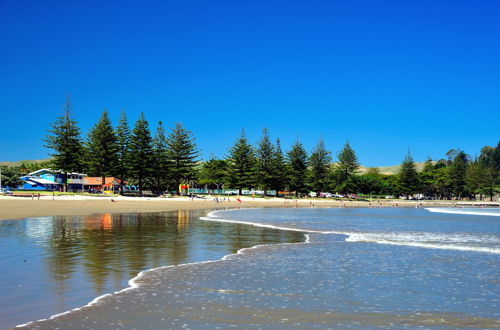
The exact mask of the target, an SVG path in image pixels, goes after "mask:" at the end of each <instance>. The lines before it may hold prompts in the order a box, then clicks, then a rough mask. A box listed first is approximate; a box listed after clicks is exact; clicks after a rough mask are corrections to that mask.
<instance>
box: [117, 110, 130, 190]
mask: <svg viewBox="0 0 500 330" xmlns="http://www.w3.org/2000/svg"><path fill="white" fill-rule="evenodd" d="M116 143H117V146H118V150H117V156H116V175H117V176H118V179H119V180H120V195H123V186H124V185H125V178H126V177H127V176H128V175H129V172H130V128H129V126H128V121H127V115H126V114H125V112H122V113H121V116H120V121H119V122H118V127H117V128H116Z"/></svg>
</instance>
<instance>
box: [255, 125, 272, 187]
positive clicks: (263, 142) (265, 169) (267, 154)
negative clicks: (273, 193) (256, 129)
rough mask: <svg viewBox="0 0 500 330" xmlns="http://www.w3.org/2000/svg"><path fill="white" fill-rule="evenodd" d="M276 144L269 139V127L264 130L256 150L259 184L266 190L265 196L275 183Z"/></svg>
mask: <svg viewBox="0 0 500 330" xmlns="http://www.w3.org/2000/svg"><path fill="white" fill-rule="evenodd" d="M274 152H275V151H274V146H273V144H272V143H271V140H270V139H269V133H268V130H267V128H264V129H263V130H262V137H261V139H260V141H259V143H258V146H257V150H256V151H255V154H256V159H257V164H256V165H257V166H256V175H257V178H256V179H257V184H258V185H259V186H260V187H261V188H262V189H263V190H264V196H265V195H266V194H267V190H269V189H270V188H271V186H272V184H273V179H274V174H275V172H274V156H275V153H274Z"/></svg>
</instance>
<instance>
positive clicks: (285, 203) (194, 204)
mask: <svg viewBox="0 0 500 330" xmlns="http://www.w3.org/2000/svg"><path fill="white" fill-rule="evenodd" d="M52 198H53V197H52V196H42V197H41V198H40V200H38V199H37V198H35V199H34V200H32V199H31V197H4V196H2V197H0V220H6V219H22V218H29V217H41V216H51V215H89V214H96V213H139V212H164V211H173V210H179V209H185V210H188V209H189V210H194V209H215V208H240V207H241V208H249V207H334V208H338V207H394V206H396V203H397V206H398V207H416V206H422V207H427V206H442V205H448V206H449V205H450V203H443V202H439V203H435V202H416V201H381V202H380V203H379V202H371V203H368V202H356V201H354V202H339V201H334V200H318V199H315V200H305V199H302V200H301V199H299V200H284V199H281V198H276V199H274V198H272V199H259V198H256V199H253V198H251V197H245V198H242V199H241V200H242V202H241V203H238V202H237V201H236V198H234V197H233V198H231V200H230V201H227V200H225V201H221V202H219V203H216V202H215V201H214V199H213V198H207V199H204V200H202V199H195V200H190V199H188V198H165V199H162V198H123V197H118V198H114V199H113V200H114V202H113V201H112V199H111V198H109V197H99V198H96V197H83V196H56V197H55V199H54V200H53V199H52Z"/></svg>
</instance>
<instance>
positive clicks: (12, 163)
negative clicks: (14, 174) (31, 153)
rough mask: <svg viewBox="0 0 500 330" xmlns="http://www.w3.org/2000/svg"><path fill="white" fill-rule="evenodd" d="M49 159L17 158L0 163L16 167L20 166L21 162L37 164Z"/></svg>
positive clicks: (0, 163)
mask: <svg viewBox="0 0 500 330" xmlns="http://www.w3.org/2000/svg"><path fill="white" fill-rule="evenodd" d="M50 160H51V158H46V159H28V160H18V161H16V162H0V165H2V166H7V167H17V166H20V165H21V164H38V163H45V162H49V161H50Z"/></svg>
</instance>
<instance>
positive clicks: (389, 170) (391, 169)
mask: <svg viewBox="0 0 500 330" xmlns="http://www.w3.org/2000/svg"><path fill="white" fill-rule="evenodd" d="M424 165H425V162H415V167H416V168H417V171H418V172H421V171H422V170H423V169H424ZM369 168H370V167H365V166H360V167H359V173H360V174H364V173H366V172H368V169H369ZM377 168H378V170H379V172H380V174H387V175H394V174H398V172H399V169H400V168H401V165H393V166H382V167H377Z"/></svg>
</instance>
